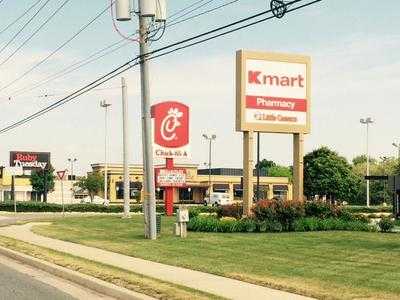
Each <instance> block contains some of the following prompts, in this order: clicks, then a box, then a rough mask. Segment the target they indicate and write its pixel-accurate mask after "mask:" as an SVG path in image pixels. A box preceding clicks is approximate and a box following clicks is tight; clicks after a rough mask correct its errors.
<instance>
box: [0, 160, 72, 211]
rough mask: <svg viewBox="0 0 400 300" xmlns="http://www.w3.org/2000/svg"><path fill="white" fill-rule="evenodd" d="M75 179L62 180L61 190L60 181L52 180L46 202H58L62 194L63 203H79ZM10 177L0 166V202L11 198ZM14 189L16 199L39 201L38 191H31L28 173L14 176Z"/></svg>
mask: <svg viewBox="0 0 400 300" xmlns="http://www.w3.org/2000/svg"><path fill="white" fill-rule="evenodd" d="M75 182H76V181H72V180H64V181H63V190H61V181H60V180H54V190H53V191H51V192H49V193H48V194H47V202H49V203H59V204H61V202H62V198H63V197H62V194H63V196H64V203H65V204H70V203H79V202H80V199H78V198H77V197H76V196H77V195H76V193H75V189H74V183H75ZM11 186H12V177H11V175H10V174H7V173H6V172H4V168H1V167H0V202H2V201H10V200H11V198H12V197H11V190H12V187H11ZM14 190H15V200H16V201H41V199H40V197H39V195H38V193H36V192H35V191H33V189H32V185H31V181H30V175H21V176H15V177H14Z"/></svg>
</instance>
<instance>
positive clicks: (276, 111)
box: [236, 50, 311, 215]
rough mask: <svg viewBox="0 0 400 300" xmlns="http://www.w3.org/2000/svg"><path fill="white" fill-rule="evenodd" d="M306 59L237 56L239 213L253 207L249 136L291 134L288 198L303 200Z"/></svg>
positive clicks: (307, 85)
mask: <svg viewBox="0 0 400 300" xmlns="http://www.w3.org/2000/svg"><path fill="white" fill-rule="evenodd" d="M310 95H311V59H310V57H308V56H303V55H292V54H279V53H265V52H254V51H244V50H239V51H237V52H236V131H242V132H243V212H244V214H245V215H249V214H250V212H251V206H252V203H253V195H254V194H253V168H254V165H253V161H254V160H253V139H254V137H253V133H254V132H271V133H289V134H293V199H295V200H300V201H301V200H303V143H304V134H306V133H309V132H310V104H311V97H310Z"/></svg>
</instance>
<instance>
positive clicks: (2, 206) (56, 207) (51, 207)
mask: <svg viewBox="0 0 400 300" xmlns="http://www.w3.org/2000/svg"><path fill="white" fill-rule="evenodd" d="M64 209H65V211H66V212H101V213H122V212H123V211H124V207H123V205H109V206H104V205H101V204H91V203H78V204H65V206H64ZM156 209H157V212H159V213H163V212H164V205H157V206H156ZM175 209H177V207H175ZM0 211H10V212H12V211H14V203H13V202H0ZM130 211H131V212H141V211H142V205H140V204H134V205H131V207H130ZM17 212H62V205H61V204H55V203H43V202H17Z"/></svg>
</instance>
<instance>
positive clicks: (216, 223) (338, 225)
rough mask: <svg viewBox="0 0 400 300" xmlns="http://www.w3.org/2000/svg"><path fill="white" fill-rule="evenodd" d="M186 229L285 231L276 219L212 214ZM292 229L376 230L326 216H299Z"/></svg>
mask: <svg viewBox="0 0 400 300" xmlns="http://www.w3.org/2000/svg"><path fill="white" fill-rule="evenodd" d="M188 230H190V231H200V232H226V233H228V232H230V233H234V232H285V231H288V230H285V229H284V228H283V227H282V224H281V223H279V222H276V221H257V220H255V219H251V218H245V219H241V220H235V219H218V218H216V217H212V216H198V217H195V218H193V219H191V220H190V221H189V223H188ZM292 230H293V231H304V232H306V231H328V230H346V231H376V227H375V226H372V225H369V224H366V223H364V222H360V221H345V220H342V219H335V218H328V219H320V218H315V217H314V218H300V219H297V220H295V221H294V222H293V228H292Z"/></svg>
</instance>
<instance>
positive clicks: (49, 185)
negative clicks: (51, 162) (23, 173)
mask: <svg viewBox="0 0 400 300" xmlns="http://www.w3.org/2000/svg"><path fill="white" fill-rule="evenodd" d="M53 173H54V168H53V167H52V166H50V167H49V169H48V170H34V171H32V174H31V177H30V181H31V185H32V189H33V190H34V191H35V192H37V193H38V194H39V197H41V196H42V195H43V202H47V193H48V192H52V191H54V179H55V176H54V174H53ZM45 186H46V189H45ZM45 190H46V191H47V193H45Z"/></svg>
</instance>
